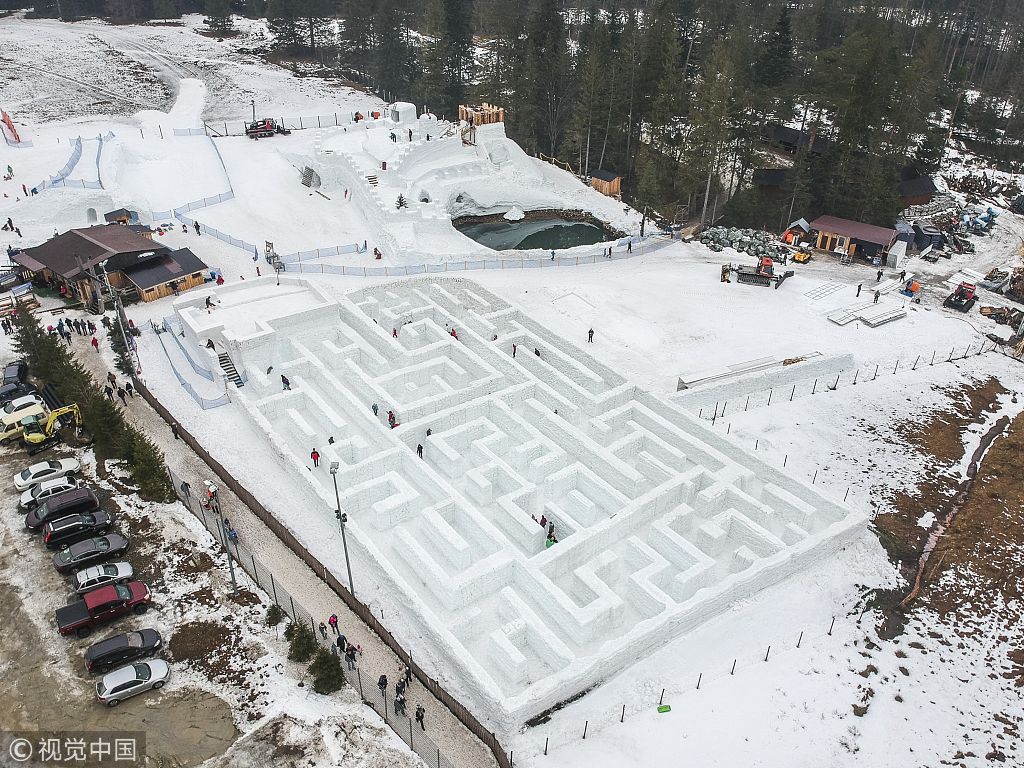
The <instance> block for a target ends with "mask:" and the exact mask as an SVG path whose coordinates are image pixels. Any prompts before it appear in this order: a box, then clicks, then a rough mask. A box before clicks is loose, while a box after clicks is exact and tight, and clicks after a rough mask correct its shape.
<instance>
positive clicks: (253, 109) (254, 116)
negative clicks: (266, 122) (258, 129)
mask: <svg viewBox="0 0 1024 768" xmlns="http://www.w3.org/2000/svg"><path fill="white" fill-rule="evenodd" d="M252 121H253V122H254V123H255V122H256V99H252Z"/></svg>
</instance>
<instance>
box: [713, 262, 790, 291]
mask: <svg viewBox="0 0 1024 768" xmlns="http://www.w3.org/2000/svg"><path fill="white" fill-rule="evenodd" d="M732 273H735V274H736V282H738V283H747V284H749V285H764V286H768V285H771V284H772V283H774V284H775V288H776V289H778V287H779V286H780V285H782V283H783V282H785V280H786V278H787V277H792V276H793V275H795V274H796V273H795V272H794V271H793V270H792V269H789V270H786V271H785V272H783V273H782V274H780V275H777V274H775V262H774V260H773V259H772V257H771V256H761V257H760V259H758V262H757V266H756V267H747V266H743V265H741V266H738V267H734V266H733V265H732V264H723V265H722V282H723V283H728V282H731V281H730V280H729V275H730V274H732Z"/></svg>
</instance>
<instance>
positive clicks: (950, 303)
mask: <svg viewBox="0 0 1024 768" xmlns="http://www.w3.org/2000/svg"><path fill="white" fill-rule="evenodd" d="M977 294H978V286H976V285H975V284H974V283H960V285H958V286H957V287H956V289H955V290H954V291H953V292H952V293H951V294H949V296H947V297H946V300H945V301H944V302H942V305H943V306H944V307H949V308H950V309H956V310H959V311H960V312H970V311H971V307H973V306H974V302H976V301H977V300H978V296H977Z"/></svg>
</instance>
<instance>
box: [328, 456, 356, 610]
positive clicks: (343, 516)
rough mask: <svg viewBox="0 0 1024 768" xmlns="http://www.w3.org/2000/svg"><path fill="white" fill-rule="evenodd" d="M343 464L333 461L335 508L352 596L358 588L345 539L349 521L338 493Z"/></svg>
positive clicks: (332, 477)
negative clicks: (353, 584)
mask: <svg viewBox="0 0 1024 768" xmlns="http://www.w3.org/2000/svg"><path fill="white" fill-rule="evenodd" d="M340 466H341V464H340V463H338V462H337V461H332V462H331V479H333V480H334V500H335V502H336V503H337V507H336V508H335V510H334V516H335V517H337V518H338V522H339V523H341V546H342V547H343V548H344V549H345V570H347V571H348V591H349V592H351V593H352V597H355V596H356V589H355V587H354V586H352V565H351V563H349V561H348V541H347V540H346V539H345V523H347V522H348V515H346V514H345V513H344V512H342V511H341V497H340V496H339V495H338V468H339V467H340Z"/></svg>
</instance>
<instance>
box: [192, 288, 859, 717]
mask: <svg viewBox="0 0 1024 768" xmlns="http://www.w3.org/2000/svg"><path fill="white" fill-rule="evenodd" d="M216 295H217V296H218V297H219V300H220V302H221V303H220V305H219V306H218V308H217V309H215V310H213V311H212V312H207V311H206V310H205V309H204V308H203V304H204V301H205V299H204V297H201V296H194V297H185V298H182V299H179V300H178V301H177V302H175V309H176V312H177V314H178V316H179V318H180V320H181V322H182V325H183V327H184V328H185V332H186V338H187V339H188V341H189V342H190V343H192V344H194V345H195V346H196V353H197V354H199V353H200V351H201V341H202V340H205V339H207V338H212V339H213V340H214V342H215V343H219V344H222V345H223V346H224V347H225V348H227V349H229V350H230V351H231V355H232V359H233V362H234V363H235V365H236V366H237V367H238V368H239V369H240V370H241V369H244V370H245V371H246V373H247V374H248V378H249V380H248V383H247V384H246V386H245V387H244V388H243V389H240V390H237V392H236V393H235V394H234V395H233V399H234V400H235V402H236V404H237V405H238V406H239V407H240V408H241V409H242V410H243V411H244V412H245V413H246V414H248V417H249V419H251V421H252V422H253V423H254V424H255V425H256V426H257V427H258V428H259V429H260V430H262V431H263V432H264V433H265V434H266V435H267V438H268V440H269V441H270V443H271V445H272V446H273V448H274V450H275V451H277V453H278V454H279V456H280V457H281V460H282V461H283V462H284V464H285V465H286V466H290V467H291V469H292V471H294V472H295V473H298V474H299V476H301V477H304V478H307V479H308V481H309V483H310V484H311V485H312V487H313V488H314V490H315V492H316V494H317V495H318V496H319V499H320V502H321V504H320V508H319V509H310V508H308V507H304V508H302V509H301V511H300V512H298V513H297V514H296V512H295V511H292V510H289V511H288V512H285V513H283V515H282V516H283V518H284V520H283V521H284V522H285V523H286V524H288V525H289V526H290V527H292V529H293V530H296V531H297V532H298V531H299V530H304V529H308V523H309V518H310V516H314V517H318V518H321V519H323V520H325V521H326V520H330V519H332V518H333V509H334V503H335V502H334V486H333V479H334V478H333V477H332V476H331V475H330V474H329V473H328V471H327V468H328V466H329V465H330V464H331V463H332V462H338V464H339V465H340V470H339V472H338V475H337V481H338V487H339V489H340V497H341V506H342V508H343V509H344V510H345V511H346V512H347V513H348V514H349V519H350V526H351V527H350V530H351V532H352V533H351V536H350V541H349V544H350V548H351V549H352V550H353V557H354V558H356V560H357V561H358V562H359V563H360V566H359V570H360V573H362V574H363V579H367V578H373V579H374V580H375V581H377V582H378V583H381V584H387V585H390V586H391V589H393V590H396V591H397V592H398V593H399V594H401V595H402V597H401V598H399V602H400V603H401V604H402V605H403V606H404V609H403V612H404V613H406V614H409V615H411V616H412V617H414V622H415V624H416V627H417V636H418V638H419V639H422V640H426V641H427V642H428V644H429V646H430V653H431V654H432V655H433V656H434V657H435V658H436V659H437V660H439V662H440V664H439V665H440V666H441V667H443V668H444V669H446V670H452V669H455V670H458V671H459V676H460V677H462V678H463V679H464V680H471V681H472V684H471V686H470V696H471V697H472V703H473V704H475V705H476V706H477V708H478V709H477V710H475V711H479V712H481V713H484V714H485V715H486V716H488V717H490V718H493V719H495V720H497V721H498V722H501V723H502V724H503V725H504V726H505V727H508V728H514V727H515V726H516V725H518V724H520V723H522V722H524V721H525V720H526V719H528V718H530V717H531V716H534V715H536V714H537V713H539V712H542V711H543V710H545V709H547V708H549V707H551V706H554V705H555V704H557V703H558V702H560V701H562V700H564V699H565V698H567V697H570V696H572V695H574V694H576V693H578V692H579V691H581V690H585V689H586V688H588V687H590V686H592V685H594V684H595V683H597V682H599V681H600V680H601V679H602V678H603V677H604V676H605V675H606V671H607V669H609V668H610V667H612V668H614V667H619V666H621V665H623V664H626V663H628V662H630V661H632V660H634V659H636V658H637V657H642V656H645V655H647V654H649V653H651V652H653V651H654V650H655V649H657V648H659V647H661V646H662V645H663V644H664V643H665V642H666V641H667V640H669V639H671V638H674V637H676V636H678V635H679V634H681V633H683V632H686V631H689V630H692V629H694V628H695V627H698V626H700V625H701V624H703V623H704V622H706V621H708V620H709V619H710V618H711V617H713V616H715V615H717V614H718V613H720V612H721V611H723V610H725V609H726V608H727V607H728V606H729V605H730V604H732V603H733V602H734V601H736V600H737V599H740V598H742V597H745V596H747V595H750V594H753V593H755V592H757V591H758V590H760V589H763V588H764V587H765V586H767V585H769V584H771V583H774V582H776V581H778V580H780V579H782V578H785V577H786V576H788V575H790V574H792V573H794V572H796V571H798V570H799V569H801V568H803V567H805V566H806V565H808V564H809V563H811V562H814V561H815V560H817V559H818V558H820V557H822V556H825V555H827V554H828V553H830V552H833V551H835V549H836V548H838V547H839V546H841V545H842V544H843V543H845V542H848V541H850V540H853V539H855V538H857V537H859V535H860V533H861V532H862V530H863V516H862V515H861V514H859V513H857V512H855V511H854V510H852V509H850V508H848V507H846V506H844V505H842V504H838V503H836V502H833V501H830V500H828V499H826V498H824V497H822V496H820V495H819V494H817V493H816V492H815V491H813V490H811V489H810V488H808V487H806V486H804V485H803V484H802V483H800V482H798V481H796V480H794V479H793V478H792V477H790V476H788V475H786V474H784V473H782V472H780V471H779V470H778V469H777V468H774V467H769V466H768V465H767V464H765V463H763V462H761V461H760V460H758V459H755V458H753V457H751V456H749V455H747V453H746V452H745V451H744V450H742V449H739V448H738V447H737V446H735V445H734V444H732V443H730V442H728V441H726V440H724V439H722V438H721V437H719V436H717V435H715V434H714V433H712V432H711V431H709V430H707V429H706V428H705V427H703V426H701V425H700V424H699V423H698V422H697V421H696V420H695V419H694V418H693V417H692V416H690V415H688V414H686V413H684V412H683V411H682V410H680V409H678V408H676V407H675V406H673V405H671V404H669V403H668V402H666V401H665V400H663V399H660V398H658V397H655V396H653V395H651V394H649V393H647V392H645V391H643V390H641V389H639V388H637V387H635V386H633V385H631V384H630V383H629V382H627V381H626V380H624V379H622V378H621V377H620V376H619V375H618V374H616V373H615V372H614V371H612V370H610V369H609V368H607V367H606V366H604V365H602V364H601V363H599V362H597V361H596V360H594V359H592V358H590V357H588V356H586V355H584V354H583V353H581V352H580V351H579V350H577V349H576V348H575V347H573V346H572V345H570V344H567V343H566V342H565V341H564V340H562V339H560V338H558V337H557V336H554V335H553V334H551V333H550V332H549V331H547V330H546V329H545V328H544V327H543V326H540V325H539V324H537V323H536V322H534V321H533V320H532V319H531V318H530V317H528V316H526V315H524V314H523V313H522V312H520V311H519V310H517V309H516V308H515V307H512V306H510V305H508V304H507V303H506V302H504V301H503V300H501V299H500V298H498V297H497V296H495V295H493V294H491V293H489V292H488V291H486V290H485V289H483V288H481V287H480V286H478V285H476V284H474V283H472V282H469V281H463V280H458V281H454V280H445V281H441V280H428V281H423V282H417V283H404V284H399V285H393V284H392V285H382V286H377V287H371V288H365V289H362V290H359V291H355V292H353V293H349V294H346V295H344V296H342V297H341V298H340V299H337V300H335V299H333V298H332V297H330V296H329V295H328V294H327V293H326V292H324V291H323V290H322V289H320V288H318V287H317V286H316V285H313V284H308V283H305V282H304V281H300V280H295V279H292V278H288V279H287V283H285V281H284V280H283V281H282V286H281V287H280V288H278V287H277V286H276V285H275V283H274V281H273V280H263V281H257V282H251V281H250V282H248V283H247V284H246V285H244V286H242V285H238V286H235V287H233V288H230V289H226V288H224V289H220V290H218V291H216ZM453 331H454V333H455V334H456V335H457V338H456V337H454V336H452V335H451V334H452V332H453ZM513 344H514V345H516V346H515V350H516V354H515V356H513ZM281 376H286V377H287V379H288V383H289V387H288V388H282V380H281V378H280V377H281ZM374 404H376V406H377V409H378V412H377V413H376V414H375V413H374V410H373V408H372V406H374ZM389 411H393V413H394V416H395V420H396V428H394V429H388V420H387V418H386V417H388V414H389ZM428 429H429V430H430V434H429V435H427V430H428ZM313 448H316V449H317V450H318V452H319V453H320V454H321V456H322V458H321V460H320V466H319V467H318V468H313V467H308V466H307V462H306V457H308V456H309V454H310V452H311V450H312V449H313ZM420 448H422V458H420V457H418V453H417V452H418V450H419V449H420ZM541 520H544V522H545V523H546V524H547V525H545V526H541V525H539V522H540V521H541ZM548 525H550V526H551V528H548V527H547V526H548ZM552 532H553V533H554V537H548V534H549V533H552ZM546 539H547V541H546ZM555 539H557V542H556V541H554V540H555ZM323 545H324V542H322V541H321V542H319V544H318V545H314V546H318V547H319V548H320V549H323ZM331 549H333V545H332V547H331ZM334 555H336V553H333V554H332V552H330V551H327V552H321V557H322V559H323V561H324V562H329V563H335V564H338V563H339V561H338V559H337V557H335V556H334ZM339 575H343V574H339Z"/></svg>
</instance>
